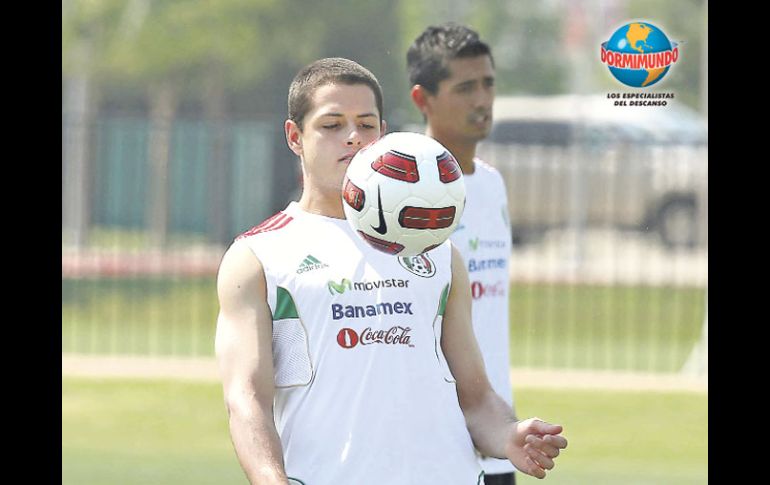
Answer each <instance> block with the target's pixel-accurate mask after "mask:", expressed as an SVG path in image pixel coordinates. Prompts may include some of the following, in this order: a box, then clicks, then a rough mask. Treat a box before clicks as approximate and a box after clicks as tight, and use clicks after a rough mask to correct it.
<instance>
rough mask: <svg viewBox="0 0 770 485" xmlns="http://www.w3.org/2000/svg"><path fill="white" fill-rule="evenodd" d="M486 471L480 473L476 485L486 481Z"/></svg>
mask: <svg viewBox="0 0 770 485" xmlns="http://www.w3.org/2000/svg"><path fill="white" fill-rule="evenodd" d="M484 475H485V473H484V470H481V473H479V480H478V481H477V482H476V485H481V481H482V480H484Z"/></svg>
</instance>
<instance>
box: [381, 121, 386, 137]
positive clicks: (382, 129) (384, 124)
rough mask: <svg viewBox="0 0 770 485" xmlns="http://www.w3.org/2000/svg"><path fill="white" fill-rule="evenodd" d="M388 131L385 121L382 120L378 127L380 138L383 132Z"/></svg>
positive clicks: (383, 134)
mask: <svg viewBox="0 0 770 485" xmlns="http://www.w3.org/2000/svg"><path fill="white" fill-rule="evenodd" d="M387 131H388V123H387V122H385V120H382V124H381V125H380V137H383V136H385V132H387Z"/></svg>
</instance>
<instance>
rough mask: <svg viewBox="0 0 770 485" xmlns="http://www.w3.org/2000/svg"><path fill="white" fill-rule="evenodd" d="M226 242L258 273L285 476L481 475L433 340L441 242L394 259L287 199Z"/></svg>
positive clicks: (312, 479)
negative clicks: (243, 249)
mask: <svg viewBox="0 0 770 485" xmlns="http://www.w3.org/2000/svg"><path fill="white" fill-rule="evenodd" d="M235 244H246V245H248V247H249V248H250V249H251V250H252V251H253V253H254V254H255V255H256V256H257V257H258V258H259V260H260V261H261V262H262V265H263V267H264V270H265V277H266V281H267V290H268V303H269V305H270V309H271V311H272V314H273V363H274V367H275V384H276V396H275V402H274V418H275V425H276V429H277V430H278V434H279V435H280V438H281V446H282V448H283V456H284V463H285V467H286V473H287V475H288V476H289V477H290V478H292V479H293V480H295V482H292V483H302V484H304V485H345V484H349V485H411V484H414V485H418V484H419V485H424V484H435V485H455V484H456V485H477V484H483V483H484V482H483V474H482V471H481V467H480V466H479V464H478V462H477V459H476V455H475V452H474V448H473V443H472V441H471V438H470V435H469V433H468V430H467V428H466V425H465V420H464V418H463V414H462V411H461V409H460V405H459V402H458V398H457V391H456V387H455V383H454V379H453V377H452V374H451V373H450V372H449V368H448V366H447V364H446V360H445V358H444V355H443V352H442V350H441V346H440V339H441V325H442V320H443V312H444V307H445V303H446V298H447V295H448V293H449V288H450V286H449V285H450V281H451V266H450V264H451V245H450V242H449V241H447V242H446V243H444V244H442V245H441V246H439V247H437V248H435V249H433V250H431V251H430V252H429V253H427V256H425V257H415V258H409V259H408V260H406V261H404V260H401V259H400V258H396V257H394V256H391V255H388V254H385V253H382V252H379V251H377V250H375V249H373V248H371V247H370V246H368V245H367V244H366V243H365V242H364V241H363V240H361V239H360V238H359V237H358V236H357V235H356V234H355V233H354V232H353V231H352V230H351V229H350V227H349V226H348V223H347V221H345V220H344V219H334V218H329V217H324V216H319V215H315V214H310V213H307V212H305V211H303V210H302V209H301V208H300V207H299V205H298V204H296V203H294V202H292V203H291V204H289V206H288V208H287V209H286V210H284V211H283V212H280V213H278V214H276V215H275V216H273V217H272V218H270V219H268V220H267V221H265V222H264V223H262V224H260V225H259V226H257V227H255V228H253V229H252V230H250V231H248V232H247V233H244V234H243V235H241V236H240V237H239V238H237V240H236V242H235Z"/></svg>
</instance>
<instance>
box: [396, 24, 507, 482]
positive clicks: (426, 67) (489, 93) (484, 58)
mask: <svg viewBox="0 0 770 485" xmlns="http://www.w3.org/2000/svg"><path fill="white" fill-rule="evenodd" d="M407 69H408V71H409V80H410V82H411V85H412V90H411V98H412V101H413V102H414V104H415V106H417V108H418V109H419V110H420V112H421V113H422V114H423V116H424V118H425V121H426V122H427V127H426V131H425V133H426V134H427V135H428V136H432V137H433V138H435V139H436V140H438V141H439V142H441V144H443V145H444V146H445V147H447V148H448V149H449V151H450V152H451V153H452V154H453V155H454V157H455V159H456V160H457V161H458V162H459V163H460V167H461V168H462V171H463V174H464V176H465V185H466V193H467V196H466V198H467V202H466V208H465V212H464V213H463V216H462V219H461V221H460V226H459V227H458V228H457V229H456V230H455V233H454V234H453V235H452V241H453V242H454V243H455V244H456V245H457V247H458V248H460V250H461V252H462V256H463V257H464V259H465V261H466V263H467V264H468V266H467V269H468V273H469V276H470V279H471V289H472V291H473V328H474V331H475V334H476V338H477V339H478V342H479V347H480V349H481V352H482V354H483V356H484V361H485V364H486V367H487V373H488V375H489V378H490V381H491V382H492V385H493V387H494V389H495V391H496V392H498V393H499V394H500V396H502V397H503V398H504V399H505V400H506V402H507V403H508V404H509V405H510V407H511V410H512V412H514V411H513V396H512V389H511V384H510V377H509V365H510V364H509V360H508V284H509V283H508V281H509V276H508V259H509V258H510V251H511V245H510V243H511V233H510V227H509V223H508V218H507V214H508V209H507V202H506V193H505V187H504V184H503V181H502V178H501V177H500V174H499V173H498V172H497V171H496V170H495V169H494V168H492V167H491V166H489V165H487V164H486V163H484V162H482V161H480V160H478V159H476V158H475V155H476V145H477V144H478V142H480V141H481V140H483V139H484V138H486V137H487V135H488V134H489V132H490V130H491V127H492V104H493V102H494V98H495V84H494V83H495V69H494V60H493V58H492V53H491V51H490V48H489V46H488V45H487V44H485V43H484V42H482V41H481V40H480V39H479V37H478V34H477V33H476V32H474V31H473V30H471V29H469V28H467V27H465V26H462V25H458V24H454V23H448V24H444V25H440V26H430V27H428V28H427V29H425V30H424V31H423V32H422V33H421V34H420V35H419V36H418V37H417V38H416V39H415V41H414V42H413V43H412V45H411V46H410V47H409V50H408V52H407ZM514 414H515V412H514ZM481 463H482V466H483V467H484V469H485V471H486V472H487V475H488V476H489V477H490V480H489V482H490V483H494V484H495V485H497V484H499V485H508V484H511V483H514V480H515V477H514V475H513V472H514V471H515V468H514V467H513V466H512V465H511V463H510V462H507V461H503V460H490V459H483V460H482V462H481ZM493 477H494V478H493Z"/></svg>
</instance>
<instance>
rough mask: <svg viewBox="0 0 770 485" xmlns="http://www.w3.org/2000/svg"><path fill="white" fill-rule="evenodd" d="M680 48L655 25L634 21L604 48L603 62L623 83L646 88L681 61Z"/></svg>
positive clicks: (618, 31)
mask: <svg viewBox="0 0 770 485" xmlns="http://www.w3.org/2000/svg"><path fill="white" fill-rule="evenodd" d="M677 45H678V44H677V43H676V42H671V41H670V40H668V37H666V34H664V33H663V31H662V30H660V29H659V28H657V27H655V26H654V25H652V24H649V23H647V22H632V23H629V24H626V25H624V26H623V27H621V28H619V29H618V30H616V31H615V33H614V34H612V37H610V40H608V41H607V42H605V43H603V44H602V45H601V60H602V63H603V64H606V65H607V67H608V68H609V70H610V72H611V73H612V75H613V76H614V77H615V79H617V80H618V81H620V82H621V83H623V84H625V85H626V86H631V87H633V88H646V87H649V86H652V85H653V84H655V83H657V82H659V81H660V80H661V79H663V78H664V77H665V76H666V74H668V71H669V69H670V68H671V65H672V64H674V63H675V62H676V61H677V60H679V48H678V47H677Z"/></svg>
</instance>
